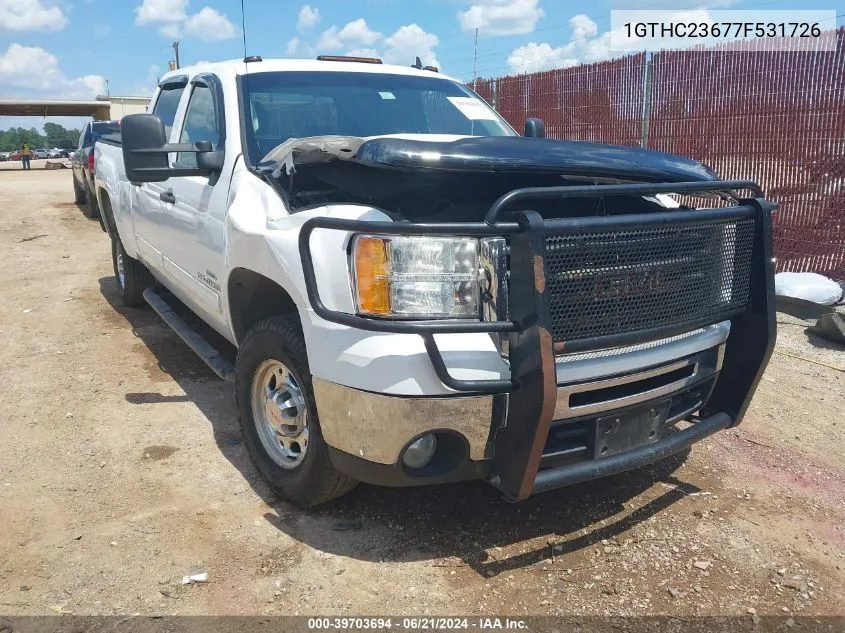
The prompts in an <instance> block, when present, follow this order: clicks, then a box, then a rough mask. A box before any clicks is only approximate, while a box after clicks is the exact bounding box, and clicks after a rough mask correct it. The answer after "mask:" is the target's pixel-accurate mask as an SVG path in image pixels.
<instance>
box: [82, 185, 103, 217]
mask: <svg viewBox="0 0 845 633" xmlns="http://www.w3.org/2000/svg"><path fill="white" fill-rule="evenodd" d="M85 198H86V201H85V207H84V211H85V217H86V218H88V219H89V220H96V219H97V218H99V217H100V205H99V204H97V195H96V194H95V193H94V192H93V191H87V192H86V194H85Z"/></svg>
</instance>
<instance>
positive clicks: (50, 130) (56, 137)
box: [44, 123, 79, 147]
mask: <svg viewBox="0 0 845 633" xmlns="http://www.w3.org/2000/svg"><path fill="white" fill-rule="evenodd" d="M44 133H45V134H46V135H47V147H58V146H59V143H61V142H62V141H70V142H71V143H73V144H74V145H76V144H77V143H79V130H68V129H67V128H65V127H64V126H61V125H59V124H58V123H45V124H44Z"/></svg>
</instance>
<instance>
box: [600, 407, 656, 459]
mask: <svg viewBox="0 0 845 633" xmlns="http://www.w3.org/2000/svg"><path fill="white" fill-rule="evenodd" d="M670 403H671V401H670V400H666V401H665V402H661V403H658V404H653V405H650V406H648V407H645V408H642V409H635V410H633V411H626V412H624V413H617V414H615V415H608V416H604V417H601V418H598V419H597V420H596V436H595V442H594V444H593V446H594V450H595V454H594V455H593V457H594V458H595V459H600V458H602V457H609V456H610V455H616V454H617V453H623V452H625V451H629V450H631V449H633V448H637V447H639V446H645V445H646V444H652V443H653V442H656V441H657V440H659V439H660V435H661V432H662V430H663V426H664V424H665V423H666V417H667V415H668V413H669V405H670Z"/></svg>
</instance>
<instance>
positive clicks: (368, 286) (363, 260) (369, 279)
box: [354, 236, 390, 316]
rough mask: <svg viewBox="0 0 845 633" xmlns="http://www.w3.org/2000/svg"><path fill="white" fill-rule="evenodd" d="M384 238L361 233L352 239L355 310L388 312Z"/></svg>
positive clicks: (376, 313) (385, 242) (366, 312)
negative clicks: (356, 307)
mask: <svg viewBox="0 0 845 633" xmlns="http://www.w3.org/2000/svg"><path fill="white" fill-rule="evenodd" d="M388 248H389V246H388V243H387V241H386V240H383V239H380V238H377V237H365V236H361V237H359V238H357V239H356V240H355V247H354V256H355V288H356V292H357V295H358V296H357V300H358V311H359V312H361V313H363V314H375V315H379V316H386V315H388V314H390V285H389V280H388V273H387V249H388Z"/></svg>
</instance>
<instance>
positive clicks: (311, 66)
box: [95, 57, 775, 506]
mask: <svg viewBox="0 0 845 633" xmlns="http://www.w3.org/2000/svg"><path fill="white" fill-rule="evenodd" d="M418 66H419V64H418V65H417V66H416V67H410V68H406V67H399V66H391V65H386V64H382V63H381V62H380V60H378V59H362V58H355V59H349V58H326V57H320V58H318V59H316V60H273V61H271V60H262V59H261V58H259V57H250V58H246V59H244V60H242V61H240V60H239V61H229V62H222V63H209V64H202V65H199V66H195V67H192V68H186V69H180V70H175V71H172V72H170V73H168V74H167V75H166V76H165V77H164V78H163V79H162V81H161V83H160V84H159V86H158V90H157V92H156V94H155V96H154V98H153V101H152V108H151V111H150V113H148V114H136V115H131V116H127V117H125V118H124V119H123V120H122V124H121V128H122V129H121V137H120V138H116V137H106V138H105V139H103V140H101V141H99V142H97V144H96V146H95V162H96V170H95V174H96V184H95V186H96V195H97V198H98V201H99V204H100V208H101V209H102V212H103V216H104V222H105V225H106V229H107V232H108V234H109V236H110V238H111V242H112V258H113V263H114V272H115V277H116V279H117V284H118V286H119V288H120V293H121V297H122V300H123V302H124V303H125V304H126V305H127V306H140V305H142V304H144V303H148V304H149V305H150V306H151V307H152V308H153V309H154V310H156V311H157V312H158V313H159V314H160V315H161V316H162V318H163V319H164V320H165V321H166V322H167V323H168V324H169V325H170V326H171V327H173V328H174V329H175V330H176V332H177V333H179V334H180V336H181V337H182V338H183V339H184V340H185V342H186V343H187V344H188V345H189V346H190V347H191V348H192V349H193V350H194V351H195V352H197V353H198V354H199V355H200V356H201V357H202V358H203V359H204V360H205V361H206V363H207V364H208V365H209V366H210V367H211V368H212V369H213V370H214V371H215V372H216V373H217V374H218V375H219V376H221V377H222V378H224V379H227V380H231V381H233V382H234V391H235V398H236V401H237V407H238V413H239V417H240V424H241V427H242V432H243V439H244V443H245V445H246V448H247V450H248V452H249V454H250V456H251V458H252V460H253V461H254V463H255V466H256V467H257V469H258V470H259V471H260V473H261V474H262V475H263V476H264V478H265V479H266V480H267V481H268V482H269V484H270V485H271V486H272V488H273V489H274V490H276V491H277V492H278V493H279V494H280V495H281V496H283V497H284V498H287V499H289V500H291V501H293V502H295V503H298V504H300V505H303V506H312V505H315V504H319V503H322V502H325V501H327V500H329V499H332V498H334V497H337V496H339V495H341V494H343V493H345V492H346V491H348V490H350V489H351V488H352V487H353V486H354V485H355V483H356V482H358V481H365V482H370V483H373V484H378V485H386V486H414V485H423V484H434V483H445V482H454V481H460V480H467V479H483V480H487V481H488V482H490V484H492V485H493V486H495V487H496V488H498V489H499V490H500V491H501V492H502V494H503V495H504V497H505V498H506V499H508V500H510V501H519V500H523V499H525V498H527V497H528V496H530V495H531V494H533V493H538V492H541V491H546V490H550V489H553V488H557V487H560V486H565V485H570V484H574V483H577V482H583V481H587V480H592V479H595V478H598V477H603V476H606V475H610V474H614V473H619V472H623V471H626V470H629V469H632V468H637V467H640V466H643V465H645V464H648V463H650V462H654V461H657V460H660V459H663V458H665V457H667V456H669V455H671V454H674V453H677V452H680V451H683V450H685V449H687V448H688V447H689V446H690V445H691V444H693V443H694V442H696V441H698V440H701V439H702V438H704V437H706V436H708V435H710V434H712V433H714V432H717V431H719V430H721V429H725V428H727V427H731V426H733V425H736V424H739V422H740V421H741V420H742V418H743V416H744V414H745V412H746V409H747V408H748V405H749V402H750V400H751V397H752V395H753V393H754V391H755V389H756V387H757V384H758V381H759V380H760V377H761V374H762V372H763V370H764V368H765V366H766V363H767V362H768V359H769V356H770V354H771V352H772V348H773V345H774V338H775V321H774V307H773V261H774V260H773V257H772V237H771V212H772V210H773V208H774V205H772V204H771V203H769V202H767V201H765V200H764V198H763V195H762V192H761V191H760V188H759V187H758V186H757V185H755V184H754V183H753V182H749V181H724V180H719V179H718V177H717V176H716V174H714V173H713V172H712V171H711V170H710V169H708V168H707V167H705V166H703V165H701V164H699V163H697V162H695V161H692V160H688V159H686V158H681V157H677V156H672V155H668V154H664V153H659V152H653V151H648V150H643V149H636V148H626V147H614V146H608V145H600V144H594V143H587V142H575V141H560V140H552V139H547V138H545V133H544V125H543V122H542V121H540V120H539V119H529V120H528V121H527V122H526V124H525V133H524V135H523V136H520V135H519V134H517V133H516V132H515V131H514V130H513V129H512V128H511V127H510V126H509V125H508V124H507V123H506V122H505V121H504V120H503V119H502V118H501V117H500V116H499V115H498V114H497V113H496V112H495V110H493V109H492V108H491V107H489V106H488V105H487V103H486V102H484V101H483V100H482V99H481V98H479V97H478V96H477V95H476V94H475V93H473V92H472V91H471V90H469V89H468V88H467V87H466V86H464V85H462V84H461V83H460V82H458V81H456V80H454V79H452V78H450V77H447V76H445V75H443V74H440V73H439V72H438V71H437V69H435V68H430V67H426V68H419V67H418ZM696 201H698V202H696ZM176 300H178V301H176ZM185 306H187V308H189V309H190V311H191V312H193V313H195V315H198V316H199V317H200V319H201V320H202V321H204V322H205V323H206V324H207V325H208V326H210V327H211V328H212V329H213V330H215V331H216V332H218V333H219V334H220V335H222V336H223V337H224V338H225V339H226V340H228V341H229V342H230V343H231V344H232V345H233V346H235V348H236V350H237V356H236V361H235V363H234V366H233V365H232V364H230V363H229V362H227V360H226V354H222V355H221V353H220V349H219V347H220V345H218V349H215V348H214V347H212V346H211V345H210V343H209V342H208V339H209V338H210V337H205V338H203V337H201V336H200V335H199V334H198V332H197V331H196V330H192V329H190V328H189V327H188V325H187V321H188V320H186V319H185V318H183V317H184V316H185V313H184V312H182V313H180V310H184V307H185ZM188 316H191V315H188ZM191 318H193V317H191ZM230 357H231V355H230Z"/></svg>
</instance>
